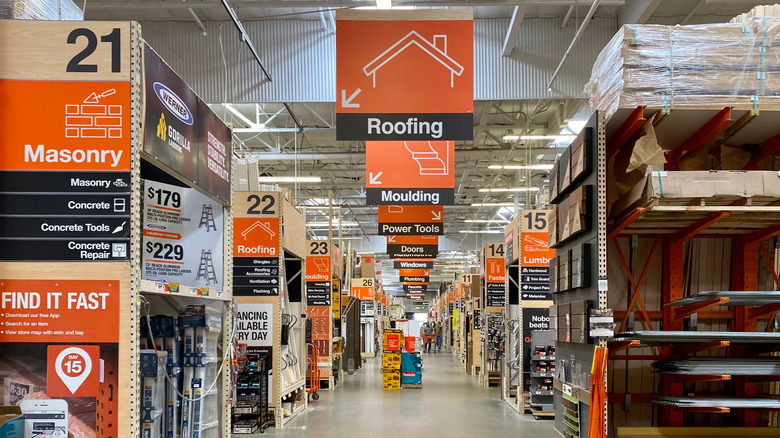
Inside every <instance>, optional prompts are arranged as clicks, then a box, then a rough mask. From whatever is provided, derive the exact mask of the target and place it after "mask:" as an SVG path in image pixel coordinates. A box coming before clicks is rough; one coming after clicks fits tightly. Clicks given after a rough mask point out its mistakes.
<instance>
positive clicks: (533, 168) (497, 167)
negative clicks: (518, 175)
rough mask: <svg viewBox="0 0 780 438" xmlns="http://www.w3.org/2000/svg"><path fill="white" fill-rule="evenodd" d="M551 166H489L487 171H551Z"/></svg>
mask: <svg viewBox="0 0 780 438" xmlns="http://www.w3.org/2000/svg"><path fill="white" fill-rule="evenodd" d="M552 168H553V165H552V164H531V165H527V166H526V165H515V164H505V165H501V164H491V165H490V166H488V169H506V170H552Z"/></svg>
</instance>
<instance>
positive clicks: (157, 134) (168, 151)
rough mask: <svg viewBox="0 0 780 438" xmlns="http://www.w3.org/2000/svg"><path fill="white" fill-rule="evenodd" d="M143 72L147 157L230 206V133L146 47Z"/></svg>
mask: <svg viewBox="0 0 780 438" xmlns="http://www.w3.org/2000/svg"><path fill="white" fill-rule="evenodd" d="M144 72H145V77H144V79H145V83H146V124H145V126H146V129H145V132H144V151H145V152H146V153H148V154H150V155H151V156H153V157H155V158H156V159H157V160H159V161H160V162H162V163H163V164H165V165H167V166H169V167H170V168H171V169H174V170H176V171H177V172H179V173H181V175H182V176H184V177H185V178H187V179H188V180H189V181H192V182H193V183H194V184H196V185H198V186H200V187H202V188H203V189H205V190H206V191H207V192H209V193H211V194H213V195H214V196H216V197H217V198H219V199H221V200H222V201H224V202H225V203H227V202H229V201H230V148H231V133H230V129H229V128H228V127H227V126H226V125H225V124H224V123H223V122H222V121H221V120H220V119H219V117H217V115H216V114H214V112H213V111H211V109H210V108H209V106H208V105H206V103H205V102H203V101H202V100H201V99H200V98H199V97H198V96H197V95H195V92H194V91H192V89H191V88H190V87H189V86H188V85H187V84H186V83H185V82H184V81H183V80H182V79H181V78H180V77H179V76H178V75H177V74H176V72H174V71H173V70H172V69H171V68H170V67H168V64H166V63H165V62H164V61H163V60H162V59H161V58H160V56H159V55H157V53H155V51H154V50H152V48H151V47H149V45H146V44H145V45H144Z"/></svg>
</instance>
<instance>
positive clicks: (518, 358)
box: [501, 222, 525, 413]
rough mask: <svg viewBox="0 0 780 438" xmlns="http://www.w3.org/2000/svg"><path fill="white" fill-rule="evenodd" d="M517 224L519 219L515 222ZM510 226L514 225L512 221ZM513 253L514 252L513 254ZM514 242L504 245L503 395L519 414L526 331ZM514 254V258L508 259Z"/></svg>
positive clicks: (521, 400)
mask: <svg viewBox="0 0 780 438" xmlns="http://www.w3.org/2000/svg"><path fill="white" fill-rule="evenodd" d="M515 223H516V222H515ZM510 225H511V224H510ZM510 248H512V249H511V252H512V253H513V254H515V255H514V256H512V255H510ZM517 252H518V251H517V249H515V248H514V245H510V244H508V243H506V242H505V244H504V255H505V257H504V263H505V264H506V266H505V268H504V273H505V275H504V276H505V278H506V279H505V281H504V287H505V295H504V302H505V303H506V309H507V322H506V339H505V341H504V342H505V346H504V350H505V351H506V354H505V355H504V360H503V364H502V369H501V378H502V381H501V391H502V398H503V399H504V401H506V402H507V403H508V404H509V406H511V407H512V409H514V410H515V411H517V412H518V413H523V409H524V407H523V392H524V391H523V379H524V373H525V370H524V367H523V333H522V321H521V318H522V316H521V312H522V310H521V308H520V265H519V263H518V258H517V256H516V254H517ZM509 257H512V260H511V261H510V260H509Z"/></svg>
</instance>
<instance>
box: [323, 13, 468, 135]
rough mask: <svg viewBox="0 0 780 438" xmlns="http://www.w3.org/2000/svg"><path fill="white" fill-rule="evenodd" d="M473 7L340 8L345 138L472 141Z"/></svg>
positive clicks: (339, 90) (340, 112)
mask: <svg viewBox="0 0 780 438" xmlns="http://www.w3.org/2000/svg"><path fill="white" fill-rule="evenodd" d="M472 17H473V15H472V12H471V11H470V10H430V11H354V10H347V9H344V10H338V11H337V12H336V20H337V21H336V126H337V128H336V129H337V130H336V139H337V140H471V139H472V136H473V129H472V122H473V120H472V112H473V101H474V90H473V88H474V85H473V82H474V79H473V77H474V68H473V57H474V55H473V52H474V49H473V45H474V43H473V40H474V27H473V21H472Z"/></svg>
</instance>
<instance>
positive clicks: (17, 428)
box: [0, 406, 24, 438]
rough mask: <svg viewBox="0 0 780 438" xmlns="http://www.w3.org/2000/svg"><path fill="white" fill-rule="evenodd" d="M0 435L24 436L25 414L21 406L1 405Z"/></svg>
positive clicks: (20, 437)
mask: <svg viewBox="0 0 780 438" xmlns="http://www.w3.org/2000/svg"><path fill="white" fill-rule="evenodd" d="M0 436H3V437H19V438H22V437H23V436H24V416H23V415H22V409H21V408H19V406H0Z"/></svg>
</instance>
